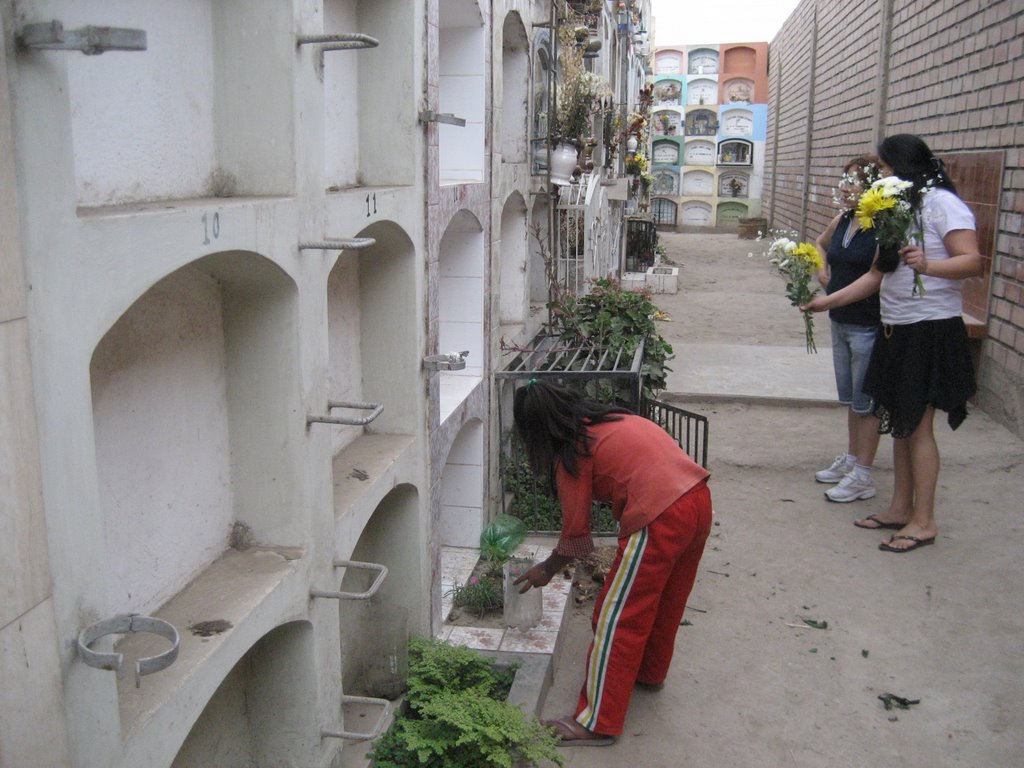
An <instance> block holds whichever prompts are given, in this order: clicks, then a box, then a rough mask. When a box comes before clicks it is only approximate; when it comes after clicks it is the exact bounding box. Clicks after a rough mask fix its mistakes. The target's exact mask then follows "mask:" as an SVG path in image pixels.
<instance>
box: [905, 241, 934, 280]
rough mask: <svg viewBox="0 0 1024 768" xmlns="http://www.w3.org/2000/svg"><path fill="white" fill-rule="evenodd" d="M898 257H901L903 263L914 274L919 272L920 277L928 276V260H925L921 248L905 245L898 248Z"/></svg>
mask: <svg viewBox="0 0 1024 768" xmlns="http://www.w3.org/2000/svg"><path fill="white" fill-rule="evenodd" d="M900 256H901V257H903V263H904V264H906V265H907V266H908V267H910V268H911V269H912V270H914V271H915V272H920V273H921V274H922V275H927V274H928V259H926V258H925V256H924V250H922V248H921V246H919V245H905V246H903V247H902V248H900Z"/></svg>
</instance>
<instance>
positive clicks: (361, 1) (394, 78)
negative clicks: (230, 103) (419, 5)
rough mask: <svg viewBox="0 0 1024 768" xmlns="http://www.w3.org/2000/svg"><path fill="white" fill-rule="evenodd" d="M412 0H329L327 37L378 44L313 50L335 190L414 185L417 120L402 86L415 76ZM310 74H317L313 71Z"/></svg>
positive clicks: (329, 170) (326, 166)
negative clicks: (347, 35)
mask: <svg viewBox="0 0 1024 768" xmlns="http://www.w3.org/2000/svg"><path fill="white" fill-rule="evenodd" d="M412 11H413V3H412V0H325V2H324V25H323V33H324V34H342V33H356V34H362V35H368V36H370V37H372V38H374V39H376V40H377V41H379V43H380V45H378V46H376V47H371V48H366V49H359V50H333V51H332V50H329V51H325V52H324V53H323V54H322V55H321V54H320V53H319V52H318V51H317V49H316V46H310V47H311V48H312V49H313V56H315V57H316V59H317V64H316V66H319V65H320V63H321V62H322V73H323V91H324V171H325V176H326V178H327V181H328V184H329V185H330V186H332V187H342V188H343V187H349V186H385V185H410V184H414V183H415V180H416V179H415V174H416V173H417V169H416V167H415V163H412V162H410V159H411V158H412V157H413V155H414V151H415V141H414V139H413V134H412V133H411V132H410V130H409V128H410V126H412V125H414V124H415V122H416V115H415V114H413V112H412V106H413V102H412V101H411V100H409V99H405V98H403V94H402V93H400V92H398V91H396V87H397V86H396V84H399V83H410V82H412V80H413V77H414V75H413V63H414V57H413V56H410V55H401V56H400V55H396V54H395V52H396V51H405V52H407V53H408V52H410V51H412V50H414V49H415V46H414V41H413V36H414V32H413V18H414V13H412ZM305 76H310V77H313V76H315V74H314V73H313V72H309V73H306V75H305Z"/></svg>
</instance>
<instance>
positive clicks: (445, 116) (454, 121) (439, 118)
mask: <svg viewBox="0 0 1024 768" xmlns="http://www.w3.org/2000/svg"><path fill="white" fill-rule="evenodd" d="M420 122H421V123H447V124H448V125H457V126H459V127H460V128H464V127H465V125H466V120H465V118H462V117H456V116H455V115H453V114H452V113H451V112H435V111H434V110H432V109H425V110H423V111H422V112H420Z"/></svg>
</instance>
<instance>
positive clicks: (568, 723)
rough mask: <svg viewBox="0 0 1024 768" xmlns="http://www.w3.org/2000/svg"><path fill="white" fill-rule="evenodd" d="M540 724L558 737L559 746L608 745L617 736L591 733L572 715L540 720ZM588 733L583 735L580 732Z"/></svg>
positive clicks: (613, 741)
mask: <svg viewBox="0 0 1024 768" xmlns="http://www.w3.org/2000/svg"><path fill="white" fill-rule="evenodd" d="M541 725H543V726H544V727H546V728H550V729H551V730H553V731H554V732H555V736H556V737H558V744H557V745H556V746H559V747H608V746H611V745H612V744H614V743H615V741H616V739H617V738H618V737H616V736H604V735H601V734H597V733H592V732H591V731H588V730H587V729H586V728H584V727H583V726H582V725H580V724H579V723H578V722H576V720H575V719H574V718H572V717H568V716H566V717H556V718H555V719H554V720H541ZM584 733H586V734H588V735H587V736H583V735H582V734H584Z"/></svg>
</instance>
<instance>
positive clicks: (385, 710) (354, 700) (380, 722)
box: [320, 696, 391, 741]
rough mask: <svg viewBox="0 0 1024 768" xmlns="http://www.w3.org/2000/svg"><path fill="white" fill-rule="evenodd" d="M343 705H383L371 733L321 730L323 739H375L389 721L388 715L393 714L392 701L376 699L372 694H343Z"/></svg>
mask: <svg viewBox="0 0 1024 768" xmlns="http://www.w3.org/2000/svg"><path fill="white" fill-rule="evenodd" d="M341 703H342V705H345V704H369V705H371V706H377V707H382V711H381V714H380V717H379V718H378V719H377V723H376V724H375V725H374V726H373V730H371V731H370V732H369V733H358V732H356V731H320V738H322V739H350V740H352V741H367V740H369V739H375V738H377V737H378V736H380V735H381V733H383V732H384V725H385V723H387V719H388V715H390V714H391V706H390V705H391V702H389V701H388V700H387V699H376V698H372V697H370V696H342V697H341Z"/></svg>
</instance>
